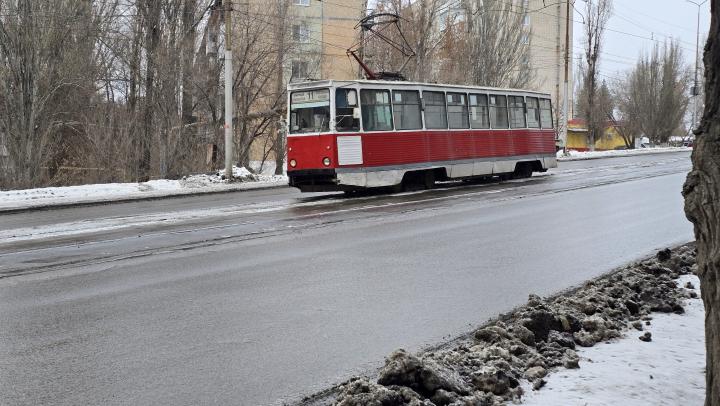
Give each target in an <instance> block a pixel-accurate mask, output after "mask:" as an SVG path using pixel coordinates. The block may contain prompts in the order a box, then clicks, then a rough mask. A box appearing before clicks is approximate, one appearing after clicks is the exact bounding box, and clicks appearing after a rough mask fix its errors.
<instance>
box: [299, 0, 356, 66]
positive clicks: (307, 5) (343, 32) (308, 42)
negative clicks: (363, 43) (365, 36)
mask: <svg viewBox="0 0 720 406" xmlns="http://www.w3.org/2000/svg"><path fill="white" fill-rule="evenodd" d="M290 1H292V5H291V9H290V10H289V13H288V21H289V23H290V24H291V25H292V41H294V43H296V44H297V46H296V47H293V48H294V49H293V51H292V52H291V55H290V57H289V58H288V59H289V61H288V62H287V63H286V66H285V69H286V71H287V77H288V78H290V79H291V80H303V79H306V78H312V79H352V78H356V77H357V75H358V68H357V63H356V62H355V61H354V60H351V59H350V58H348V56H347V55H346V50H347V49H348V48H350V47H351V46H352V45H353V44H354V43H355V42H357V40H358V38H359V32H358V31H357V30H355V25H356V24H357V23H358V20H360V18H361V17H362V9H363V7H364V2H363V1H361V0H332V2H328V1H320V0H290Z"/></svg>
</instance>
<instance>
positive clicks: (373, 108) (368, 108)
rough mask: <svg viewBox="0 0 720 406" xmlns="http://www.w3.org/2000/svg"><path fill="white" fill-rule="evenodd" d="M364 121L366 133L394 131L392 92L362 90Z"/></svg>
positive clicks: (361, 99)
mask: <svg viewBox="0 0 720 406" xmlns="http://www.w3.org/2000/svg"><path fill="white" fill-rule="evenodd" d="M360 102H361V103H362V120H363V128H364V129H365V131H391V130H392V129H393V122H392V108H391V107H390V91H388V90H374V89H362V90H360Z"/></svg>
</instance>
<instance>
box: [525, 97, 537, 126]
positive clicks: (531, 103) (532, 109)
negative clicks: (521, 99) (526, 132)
mask: <svg viewBox="0 0 720 406" xmlns="http://www.w3.org/2000/svg"><path fill="white" fill-rule="evenodd" d="M525 102H526V103H527V126H528V128H540V106H539V105H538V99H537V97H528V98H527V99H525Z"/></svg>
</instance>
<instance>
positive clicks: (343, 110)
mask: <svg viewBox="0 0 720 406" xmlns="http://www.w3.org/2000/svg"><path fill="white" fill-rule="evenodd" d="M356 109H359V107H358V102H357V92H356V91H355V89H337V90H335V129H336V130H337V131H338V132H348V131H360V116H359V115H356V113H355V111H356Z"/></svg>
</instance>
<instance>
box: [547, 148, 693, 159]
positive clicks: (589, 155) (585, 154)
mask: <svg viewBox="0 0 720 406" xmlns="http://www.w3.org/2000/svg"><path fill="white" fill-rule="evenodd" d="M683 151H692V148H688V147H658V148H641V149H620V150H612V151H575V150H568V152H567V155H563V153H562V151H558V153H557V160H558V161H582V160H585V159H600V158H615V157H623V156H635V155H647V154H667V153H671V152H683Z"/></svg>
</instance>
